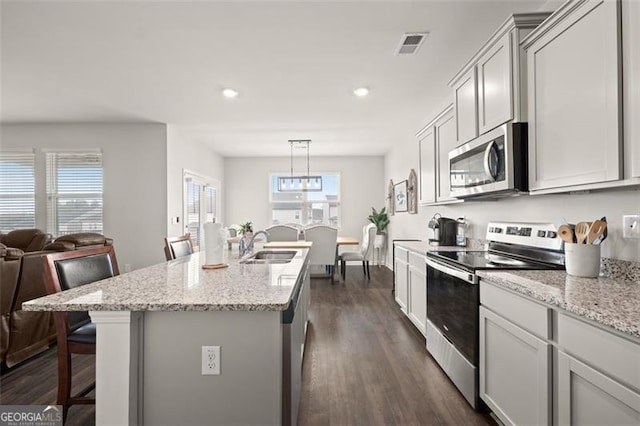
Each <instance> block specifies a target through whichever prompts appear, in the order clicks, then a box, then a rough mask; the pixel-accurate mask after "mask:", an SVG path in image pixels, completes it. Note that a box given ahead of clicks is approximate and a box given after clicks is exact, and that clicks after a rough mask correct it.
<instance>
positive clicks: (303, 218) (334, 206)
mask: <svg viewBox="0 0 640 426" xmlns="http://www.w3.org/2000/svg"><path fill="white" fill-rule="evenodd" d="M280 176H284V177H286V176H288V174H287V173H272V174H270V175H269V181H270V191H269V201H270V203H271V224H273V225H276V224H286V223H297V224H300V225H311V224H324V225H331V226H336V227H340V174H338V173H323V174H321V176H322V191H318V192H311V191H309V192H305V191H300V192H291V191H279V190H278V177H280Z"/></svg>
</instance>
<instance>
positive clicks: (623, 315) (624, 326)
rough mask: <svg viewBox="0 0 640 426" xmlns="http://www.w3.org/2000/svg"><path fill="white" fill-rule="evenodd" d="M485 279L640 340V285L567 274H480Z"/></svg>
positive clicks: (515, 272)
mask: <svg viewBox="0 0 640 426" xmlns="http://www.w3.org/2000/svg"><path fill="white" fill-rule="evenodd" d="M478 275H479V276H480V277H481V278H482V279H483V280H487V281H490V282H492V283H495V284H498V285H501V286H503V287H506V288H509V289H511V290H514V291H516V292H518V293H522V294H524V295H527V296H529V297H532V298H534V299H537V300H539V301H541V302H544V303H547V304H549V305H552V306H556V307H558V308H560V309H563V310H565V311H567V312H571V313H574V314H577V315H580V316H582V317H585V318H587V319H590V320H593V321H595V322H597V323H600V324H602V325H605V326H608V327H612V328H614V329H616V330H618V331H621V332H623V333H626V334H629V335H631V336H634V337H640V283H639V282H638V281H637V280H632V279H631V278H630V279H625V278H629V277H625V278H605V277H600V278H580V277H573V276H571V275H568V274H567V273H566V272H565V271H508V272H507V271H497V272H489V271H478Z"/></svg>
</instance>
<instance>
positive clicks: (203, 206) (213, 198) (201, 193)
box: [183, 171, 219, 246]
mask: <svg viewBox="0 0 640 426" xmlns="http://www.w3.org/2000/svg"><path fill="white" fill-rule="evenodd" d="M183 175H184V218H185V232H188V233H189V234H191V241H192V242H193V245H194V246H199V245H200V239H201V238H200V236H201V235H202V232H203V226H204V224H205V223H206V222H215V221H216V220H219V218H218V214H217V212H218V211H219V208H218V204H217V203H218V196H217V193H218V189H217V187H218V186H219V185H218V184H217V181H215V180H214V179H211V178H207V177H204V176H200V175H197V174H195V173H192V172H188V171H184V173H183Z"/></svg>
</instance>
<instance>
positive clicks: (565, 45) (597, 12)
mask: <svg viewBox="0 0 640 426" xmlns="http://www.w3.org/2000/svg"><path fill="white" fill-rule="evenodd" d="M619 8H620V3H619V2H617V1H615V0H611V1H610V0H577V1H570V2H567V3H565V4H564V5H562V6H561V7H560V8H559V9H558V10H557V11H556V12H555V13H554V14H553V15H552V16H551V17H550V18H549V19H548V20H547V21H545V23H544V24H542V25H540V26H539V27H538V29H536V30H535V31H534V32H532V33H531V34H530V35H529V37H527V39H526V40H524V41H523V47H524V48H525V49H526V52H527V67H528V91H529V96H528V100H529V102H528V103H529V109H528V113H529V189H530V191H536V190H543V189H549V188H562V187H569V186H572V185H581V184H592V183H598V182H605V181H613V180H618V179H620V178H621V177H622V167H621V152H622V151H621V135H620V132H619V129H620V105H621V93H620V82H621V80H620V67H619V62H620V54H619V52H620V50H619V48H620V38H619V31H620V19H619V16H620V15H619ZM633 31H636V30H633ZM637 47H638V46H636V49H637Z"/></svg>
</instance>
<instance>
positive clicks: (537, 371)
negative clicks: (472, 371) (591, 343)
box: [480, 306, 551, 425]
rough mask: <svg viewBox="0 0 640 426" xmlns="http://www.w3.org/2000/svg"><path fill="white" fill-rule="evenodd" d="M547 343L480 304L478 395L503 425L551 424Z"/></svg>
mask: <svg viewBox="0 0 640 426" xmlns="http://www.w3.org/2000/svg"><path fill="white" fill-rule="evenodd" d="M550 383H551V344H549V343H547V342H545V341H544V340H542V339H539V338H537V337H535V336H534V335H533V334H531V333H529V332H527V331H526V330H524V329H522V328H520V327H518V326H516V325H514V324H512V323H511V322H509V321H507V320H506V319H504V318H502V317H501V316H499V315H496V314H494V313H493V312H491V311H489V310H487V309H486V308H484V307H482V306H481V307H480V398H482V400H483V401H484V402H485V403H486V404H487V405H488V406H489V408H491V410H492V411H493V412H494V413H495V414H496V415H497V416H498V417H499V418H500V420H501V421H502V422H503V423H504V424H505V425H521V424H536V425H548V424H550V423H551V386H550Z"/></svg>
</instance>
